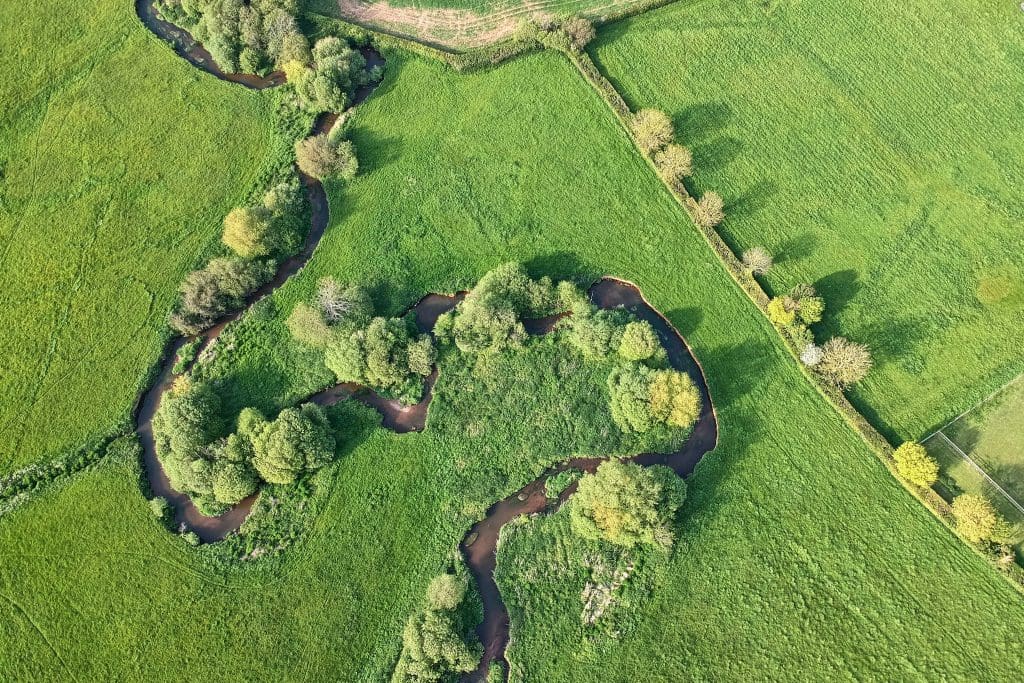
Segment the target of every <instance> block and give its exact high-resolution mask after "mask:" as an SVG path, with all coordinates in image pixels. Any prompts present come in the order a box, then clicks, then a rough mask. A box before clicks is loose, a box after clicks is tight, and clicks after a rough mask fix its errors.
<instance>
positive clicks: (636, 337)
mask: <svg viewBox="0 0 1024 683" xmlns="http://www.w3.org/2000/svg"><path fill="white" fill-rule="evenodd" d="M659 350H661V344H660V343H659V342H658V334H657V333H656V332H655V331H654V328H653V327H651V324H650V323H649V322H647V321H644V320H635V321H633V322H631V323H629V324H627V325H626V327H625V329H624V330H623V331H622V340H621V341H620V343H619V355H620V356H622V357H623V358H625V359H626V360H631V361H641V360H647V359H648V358H650V357H651V356H653V355H654V354H655V353H657V352H658V351H659Z"/></svg>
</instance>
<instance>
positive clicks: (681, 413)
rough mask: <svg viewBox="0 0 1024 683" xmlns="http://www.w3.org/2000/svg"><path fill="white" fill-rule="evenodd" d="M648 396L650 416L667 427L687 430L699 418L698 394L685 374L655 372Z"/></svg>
mask: <svg viewBox="0 0 1024 683" xmlns="http://www.w3.org/2000/svg"><path fill="white" fill-rule="evenodd" d="M650 396H651V398H650V401H651V415H652V416H653V417H654V419H655V420H657V421H658V422H662V423H664V424H667V425H668V426H669V427H677V428H680V429H687V428H689V427H692V426H693V424H694V423H695V422H696V421H697V418H698V417H699V416H700V392H699V391H698V390H697V387H696V385H694V383H693V379H691V378H690V376H689V375H688V374H686V373H685V372H679V371H678V370H659V371H657V372H655V373H654V378H653V380H652V381H651V389H650Z"/></svg>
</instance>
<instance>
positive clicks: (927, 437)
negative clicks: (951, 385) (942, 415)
mask: <svg viewBox="0 0 1024 683" xmlns="http://www.w3.org/2000/svg"><path fill="white" fill-rule="evenodd" d="M1021 378H1024V372H1022V373H1021V374H1019V375H1017V376H1016V377H1014V378H1013V379H1011V380H1010V381H1009V382H1007V383H1006V384H1004V385H1003V386H1001V387H999V388H998V389H996V390H995V391H993V392H992V393H991V394H989V395H988V396H986V397H985V398H983V399H981V400H980V401H978V402H977V403H975V404H974V405H973V406H971V407H970V408H968V409H967V410H965V411H964V412H962V413H960V414H959V415H957V416H956V417H954V418H953V419H952V420H950V421H949V422H947V423H946V424H944V425H942V426H941V427H939V428H938V429H936V430H935V431H934V432H932V433H931V434H929V435H928V436H926V437H924V438H923V439H921V443H924V442H925V441H927V440H928V439H930V438H932V437H933V436H935V435H936V434H938V433H939V432H941V431H942V430H944V429H946V428H947V427H950V426H952V425H953V424H955V423H957V422H959V421H960V420H961V419H962V418H963V417H964V416H965V415H967V414H968V413H973V412H974V411H975V410H977V409H978V408H980V407H981V406H983V405H985V404H986V403H988V402H989V401H991V400H992V399H993V398H995V396H996V395H997V394H999V393H1000V392H1002V391H1003V390H1004V389H1007V388H1009V386H1010V385H1011V384H1013V383H1014V382H1016V381H1018V380H1019V379H1021Z"/></svg>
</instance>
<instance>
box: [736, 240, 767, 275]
mask: <svg viewBox="0 0 1024 683" xmlns="http://www.w3.org/2000/svg"><path fill="white" fill-rule="evenodd" d="M743 265H744V266H746V268H747V270H749V271H750V272H751V273H754V274H756V275H764V274H765V273H767V272H768V271H769V270H771V268H772V265H773V264H772V255H771V253H769V251H768V250H767V249H765V248H764V247H751V248H750V249H747V250H746V251H745V252H743Z"/></svg>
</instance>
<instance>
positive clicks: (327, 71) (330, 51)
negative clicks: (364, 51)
mask: <svg viewBox="0 0 1024 683" xmlns="http://www.w3.org/2000/svg"><path fill="white" fill-rule="evenodd" d="M284 71H285V75H286V76H287V78H288V83H290V84H291V85H292V87H293V88H294V90H295V96H296V98H297V100H298V104H299V107H300V108H302V109H304V110H306V111H308V112H312V113H314V114H319V113H320V112H325V111H333V112H341V111H344V110H345V109H346V108H347V107H348V105H349V104H350V103H351V99H352V93H354V92H355V90H356V89H357V88H358V87H359V86H361V85H365V84H366V83H370V82H373V81H376V80H379V79H380V76H381V74H380V67H375V68H374V69H373V70H370V71H367V69H366V59H365V58H364V57H363V55H361V54H360V53H359V52H358V51H357V50H353V49H352V48H351V47H350V46H349V44H348V43H346V42H345V41H343V40H341V39H339V38H336V37H335V36H327V37H326V38H321V39H320V40H318V41H317V43H316V45H314V46H313V52H312V62H311V63H310V61H309V60H305V59H295V60H292V61H289V62H287V63H285V64H284Z"/></svg>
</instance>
